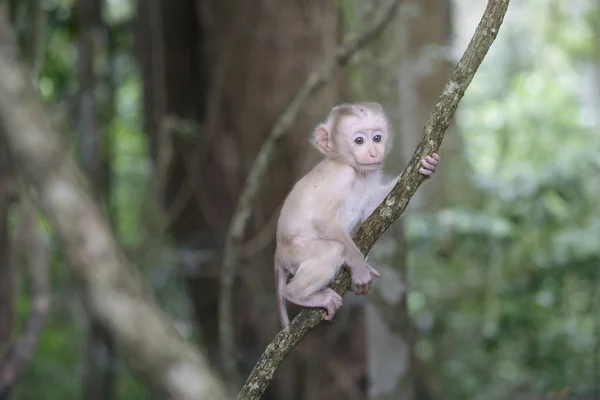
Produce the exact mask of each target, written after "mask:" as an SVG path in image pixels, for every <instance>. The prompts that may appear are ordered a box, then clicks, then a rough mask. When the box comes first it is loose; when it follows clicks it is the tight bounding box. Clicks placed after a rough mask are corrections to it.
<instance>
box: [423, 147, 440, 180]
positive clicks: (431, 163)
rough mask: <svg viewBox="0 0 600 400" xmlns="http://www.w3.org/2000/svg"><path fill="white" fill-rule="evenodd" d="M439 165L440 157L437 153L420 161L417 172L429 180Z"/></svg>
mask: <svg viewBox="0 0 600 400" xmlns="http://www.w3.org/2000/svg"><path fill="white" fill-rule="evenodd" d="M439 163H440V156H439V155H438V154H437V153H433V155H431V156H427V157H425V158H422V159H421V168H419V172H420V173H421V174H423V175H425V176H426V177H428V178H429V177H430V176H432V175H433V173H434V172H435V167H437V165H438V164H439Z"/></svg>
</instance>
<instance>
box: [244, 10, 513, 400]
mask: <svg viewBox="0 0 600 400" xmlns="http://www.w3.org/2000/svg"><path fill="white" fill-rule="evenodd" d="M508 4H509V0H489V1H488V5H487V8H486V10H485V12H484V14H483V17H482V18H481V21H480V23H479V25H478V26H477V29H476V30H475V34H474V35H473V38H472V39H471V42H470V43H469V45H468V47H467V49H466V50H465V53H464V55H463V56H462V58H461V59H460V61H459V63H458V65H457V66H456V68H455V69H454V72H453V73H452V76H451V77H450V80H449V81H448V83H446V86H445V87H444V91H443V93H442V95H441V96H440V97H439V99H438V102H437V103H436V105H435V106H434V109H433V112H432V114H431V117H430V118H429V120H428V121H427V124H426V125H425V129H424V134H423V138H422V139H421V142H420V143H419V145H418V146H417V149H416V150H415V153H414V154H413V156H412V158H411V160H410V162H409V164H408V166H407V167H406V169H405V171H404V173H403V174H402V178H401V179H400V181H399V182H398V183H397V184H396V186H395V187H394V189H392V191H391V192H390V194H389V195H388V196H387V197H386V198H385V199H384V200H383V202H382V203H381V204H380V205H379V207H377V209H376V210H375V211H374V212H373V214H371V216H370V217H369V218H368V219H367V220H366V221H365V222H364V223H363V224H362V225H361V227H360V228H359V230H358V231H357V233H356V235H355V237H354V240H355V242H356V243H357V245H358V247H359V248H360V249H361V251H362V252H363V253H364V254H367V253H368V252H369V250H371V247H372V246H373V245H374V244H375V242H376V241H377V239H379V237H380V236H381V235H382V234H383V233H384V232H385V231H386V230H387V228H388V227H389V226H390V225H391V224H392V223H393V222H394V221H395V220H396V219H397V218H398V217H399V216H400V215H401V214H402V213H403V212H404V210H405V209H406V206H407V205H408V202H409V200H410V198H411V197H412V196H413V194H414V193H415V191H416V190H417V188H418V187H419V185H420V184H421V183H422V182H423V181H424V180H425V179H426V178H425V177H424V176H423V175H421V174H419V173H418V169H419V167H418V165H419V160H420V159H421V158H423V157H424V156H426V155H428V154H431V153H433V152H435V151H437V149H438V148H439V146H440V144H441V142H442V139H443V137H444V133H445V131H446V129H447V128H448V125H449V123H450V120H451V119H452V117H453V116H454V112H455V111H456V108H457V107H458V103H459V102H460V100H461V99H462V97H463V95H464V93H465V90H466V89H467V87H468V86H469V84H470V83H471V80H472V79H473V76H474V75H475V73H476V71H477V69H478V68H479V66H480V65H481V62H482V61H483V58H484V57H485V55H486V54H487V52H488V50H489V48H490V46H491V45H492V43H493V42H494V39H495V38H496V36H497V34H498V31H499V29H500V26H501V25H502V21H503V20H504V15H505V14H506V10H507V9H508ZM332 288H333V289H334V290H335V291H336V292H338V293H340V294H344V293H345V292H346V291H348V289H349V288H350V273H349V272H348V271H347V270H346V269H344V270H343V272H342V273H341V274H340V275H339V276H338V277H337V279H336V280H335V282H334V283H333V285H332ZM324 315H325V311H324V310H323V309H314V308H308V309H304V310H302V311H301V312H300V313H299V314H298V316H297V317H296V318H294V320H293V321H292V322H291V323H290V325H288V326H287V327H286V328H285V329H283V330H282V331H280V332H279V333H278V334H277V336H275V338H274V339H273V341H272V342H271V343H270V344H269V345H268V346H267V348H266V349H265V351H264V353H263V354H262V356H261V357H260V359H259V360H258V362H257V363H256V366H255V367H254V369H253V371H252V372H251V373H250V376H249V377H248V379H247V380H246V384H245V385H244V387H243V388H242V390H241V392H240V394H239V395H238V399H240V400H250V399H259V398H260V397H261V396H262V394H263V393H264V391H265V390H266V388H267V386H268V385H269V383H270V382H271V379H272V378H273V374H274V373H275V371H276V370H277V367H278V366H279V364H280V363H281V362H282V361H283V360H284V359H285V357H286V356H287V355H288V354H289V353H290V352H291V351H292V350H293V349H294V347H295V346H296V345H297V344H298V343H299V342H300V340H302V339H303V338H304V337H305V336H306V335H307V334H308V333H309V332H310V331H311V330H312V329H314V328H315V327H316V326H317V325H318V324H319V323H320V322H321V321H322V319H323V317H324Z"/></svg>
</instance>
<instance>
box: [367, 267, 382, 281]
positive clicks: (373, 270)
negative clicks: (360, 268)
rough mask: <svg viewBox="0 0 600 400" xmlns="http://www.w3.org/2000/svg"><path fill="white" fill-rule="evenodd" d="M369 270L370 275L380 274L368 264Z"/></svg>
mask: <svg viewBox="0 0 600 400" xmlns="http://www.w3.org/2000/svg"><path fill="white" fill-rule="evenodd" d="M369 272H370V273H371V275H373V276H376V277H378V278H379V277H380V276H381V274H380V273H379V271H377V270H376V269H375V268H373V267H371V266H370V265H369Z"/></svg>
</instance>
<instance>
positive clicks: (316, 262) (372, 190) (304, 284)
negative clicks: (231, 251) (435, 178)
mask: <svg viewBox="0 0 600 400" xmlns="http://www.w3.org/2000/svg"><path fill="white" fill-rule="evenodd" d="M391 139H392V138H391V135H390V126H389V121H388V118H387V116H386V114H385V112H384V110H383V108H382V107H381V105H379V104H377V103H357V104H342V105H339V106H336V107H334V108H333V109H332V110H331V112H330V113H329V116H328V117H327V121H326V122H325V123H322V124H319V125H318V126H317V127H316V129H315V131H314V134H313V144H314V146H315V147H316V148H317V149H318V150H319V151H320V152H321V153H323V155H324V156H325V157H324V159H323V160H322V161H321V162H320V163H319V164H318V165H316V166H315V167H314V168H313V169H312V170H311V171H310V172H308V173H307V174H306V175H305V176H304V177H303V178H302V179H300V180H299V181H298V182H297V183H296V185H294V187H293V188H292V190H291V192H290V193H289V195H288V197H287V198H286V200H285V202H284V204H283V208H282V209H281V215H280V216H279V221H278V225H277V235H276V240H277V248H276V250H275V257H274V258H275V260H274V261H275V282H276V290H277V302H278V308H279V317H280V320H281V324H282V325H283V327H286V326H287V325H288V324H289V317H288V313H287V308H286V303H285V300H286V299H287V300H289V301H291V302H292V303H295V304H298V305H300V306H304V307H321V308H324V309H326V310H327V316H326V317H325V319H326V320H331V319H332V318H333V316H334V315H335V313H336V312H337V310H339V308H340V307H341V305H342V297H341V296H340V295H339V294H337V293H336V292H335V291H334V290H333V289H331V288H330V287H329V285H330V284H331V283H332V282H333V280H334V279H335V277H336V276H337V274H338V272H339V270H340V268H341V267H342V266H343V265H346V267H347V268H349V270H350V273H351V276H352V289H351V290H352V291H353V292H354V293H356V294H367V293H368V292H369V290H370V289H371V286H372V283H371V280H372V276H376V277H378V276H379V272H378V271H377V270H375V269H374V268H372V267H371V266H370V265H369V264H367V262H366V260H365V257H364V256H363V254H362V253H361V251H360V250H359V249H358V247H357V246H356V244H355V243H354V242H353V240H352V238H351V236H350V235H351V234H352V231H353V230H354V229H355V228H356V227H357V225H358V224H359V223H361V222H363V221H364V220H365V219H367V217H368V216H369V215H371V213H372V212H373V211H375V209H376V208H377V206H378V205H379V204H380V203H381V202H382V201H383V199H384V198H385V196H387V195H388V193H389V192H390V191H391V190H392V189H393V188H394V186H395V185H396V183H397V182H398V180H399V179H400V176H398V177H396V178H395V179H394V180H392V181H391V182H389V183H387V184H382V182H381V172H380V167H381V165H382V163H383V159H384V158H385V156H386V154H387V153H388V152H389V150H390V148H391ZM439 159H440V158H439V156H438V155H437V154H435V153H434V154H433V155H432V156H427V157H425V158H424V159H422V160H421V168H420V169H419V172H420V173H421V174H423V175H426V176H428V177H429V176H431V175H432V174H433V173H434V171H435V168H436V166H437V165H438V162H439ZM290 277H291V279H289V278H290ZM288 279H289V281H288Z"/></svg>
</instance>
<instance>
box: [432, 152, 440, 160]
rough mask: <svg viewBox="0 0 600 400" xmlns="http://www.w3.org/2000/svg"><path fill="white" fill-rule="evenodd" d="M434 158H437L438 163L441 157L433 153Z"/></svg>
mask: <svg viewBox="0 0 600 400" xmlns="http://www.w3.org/2000/svg"><path fill="white" fill-rule="evenodd" d="M432 156H433V158H435V160H436V161H440V156H439V155H438V153H433V154H432Z"/></svg>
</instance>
